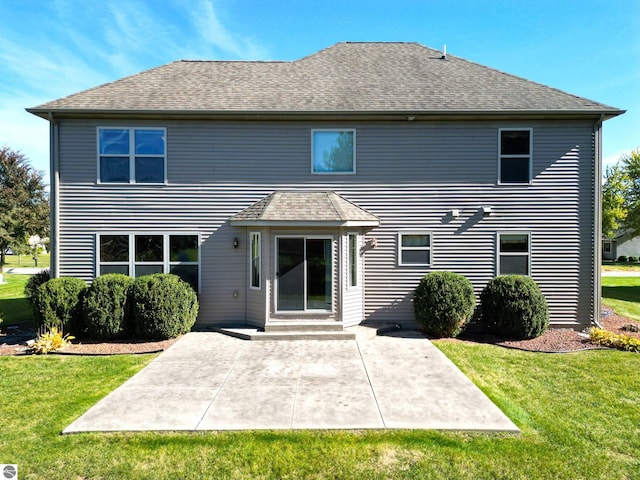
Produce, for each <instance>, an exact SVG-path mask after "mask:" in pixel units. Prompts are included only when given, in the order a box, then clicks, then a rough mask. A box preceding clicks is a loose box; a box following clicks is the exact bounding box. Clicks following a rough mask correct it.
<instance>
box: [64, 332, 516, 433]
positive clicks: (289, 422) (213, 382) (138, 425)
mask: <svg viewBox="0 0 640 480" xmlns="http://www.w3.org/2000/svg"><path fill="white" fill-rule="evenodd" d="M384 428H388V429H413V428H415V429H454V430H489V431H490V430H497V431H509V432H518V431H519V430H518V428H517V427H516V426H515V425H514V424H513V423H512V422H511V420H509V419H508V418H507V417H506V416H505V415H504V414H503V413H502V412H501V411H500V410H499V409H498V408H497V407H496V406H495V405H494V404H493V403H492V402H491V401H490V400H489V399H488V398H487V397H486V396H485V395H484V394H483V393H482V392H481V391H480V390H479V389H478V388H477V387H476V386H475V385H474V384H473V383H472V382H471V381H470V380H469V379H468V378H467V377H466V376H465V375H464V374H462V372H460V370H458V368H457V367H456V366H455V365H454V364H453V363H452V362H451V361H450V360H449V359H447V358H446V357H445V356H444V355H443V354H442V353H441V352H440V351H439V350H438V349H437V348H435V347H434V346H433V344H431V342H429V341H428V340H426V339H425V338H424V337H422V336H421V335H420V334H419V333H417V332H406V331H399V332H395V333H394V334H392V335H389V336H377V337H371V338H367V339H357V340H333V341H313V340H299V341H264V342H251V341H246V340H240V339H236V338H232V337H228V336H225V335H222V334H220V333H211V332H192V333H189V334H187V335H185V336H184V337H183V338H181V339H180V340H179V341H178V342H176V343H175V344H174V345H173V346H171V347H170V348H169V349H168V350H167V351H165V352H164V353H162V354H161V355H160V356H159V357H158V358H156V359H155V360H154V361H153V362H151V363H150V364H149V365H148V366H147V367H146V368H144V369H143V370H142V371H140V372H139V373H138V374H136V375H135V376H133V377H132V378H131V379H129V380H128V381H127V382H125V383H124V384H123V385H122V386H120V387H119V388H117V389H116V390H114V391H113V392H112V393H110V394H109V395H108V396H106V397H105V398H104V399H102V400H101V401H99V402H98V403H97V404H96V405H95V406H93V407H92V408H91V409H90V410H89V411H87V412H86V413H85V414H84V415H82V416H81V417H80V418H79V419H77V420H76V421H75V422H73V423H72V424H71V425H69V426H68V427H67V428H66V429H65V430H64V432H63V433H73V432H86V431H121V430H130V431H142V430H192V431H193V430H254V429H384Z"/></svg>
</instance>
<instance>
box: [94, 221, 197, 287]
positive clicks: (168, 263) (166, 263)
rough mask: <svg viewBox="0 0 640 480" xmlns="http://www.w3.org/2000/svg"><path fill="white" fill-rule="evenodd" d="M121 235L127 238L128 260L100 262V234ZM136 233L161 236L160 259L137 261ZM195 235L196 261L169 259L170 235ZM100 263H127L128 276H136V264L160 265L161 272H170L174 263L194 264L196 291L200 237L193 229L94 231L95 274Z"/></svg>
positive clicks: (97, 272) (98, 274) (97, 274)
mask: <svg viewBox="0 0 640 480" xmlns="http://www.w3.org/2000/svg"><path fill="white" fill-rule="evenodd" d="M113 235H121V236H127V237H128V238H129V260H128V262H124V261H122V262H101V260H100V238H101V237H102V236H113ZM136 235H145V236H147V235H155V236H162V237H163V238H162V257H163V258H162V261H157V262H137V261H136V258H135V242H136V241H135V238H136ZM187 235H190V236H196V237H197V238H198V261H197V262H181V261H176V260H171V251H170V245H171V243H170V237H172V236H187ZM101 265H128V267H129V276H130V277H132V278H136V272H135V267H136V265H162V272H163V273H171V267H174V266H176V265H196V266H197V267H198V293H199V292H200V289H201V288H202V238H201V235H200V234H199V233H197V232H193V231H184V232H183V231H173V232H168V233H163V232H156V231H152V232H141V231H125V232H123V231H113V232H112V231H108V232H100V233H96V249H95V276H96V277H99V276H100V266H101Z"/></svg>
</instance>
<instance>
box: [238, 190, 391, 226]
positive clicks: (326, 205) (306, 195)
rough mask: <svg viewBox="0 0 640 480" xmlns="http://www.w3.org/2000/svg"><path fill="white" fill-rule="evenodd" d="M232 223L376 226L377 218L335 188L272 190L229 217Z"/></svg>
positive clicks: (243, 224)
mask: <svg viewBox="0 0 640 480" xmlns="http://www.w3.org/2000/svg"><path fill="white" fill-rule="evenodd" d="M230 221H231V225H233V226H236V227H243V226H244V227H258V226H264V227H285V226H286V227H377V226H378V225H380V219H379V218H378V217H376V216H375V215H373V214H371V213H369V212H367V211H366V210H364V209H362V208H360V207H358V206H357V205H355V204H353V203H351V202H350V201H348V200H346V199H344V198H343V197H341V196H340V195H338V194H337V193H335V192H308V191H291V192H287V191H276V192H273V193H272V194H270V195H268V196H267V197H265V198H263V199H262V200H259V201H257V202H256V203H254V204H253V205H251V206H249V207H247V208H245V209H244V210H242V211H241V212H239V213H237V214H236V215H234V216H233V217H231V220H230Z"/></svg>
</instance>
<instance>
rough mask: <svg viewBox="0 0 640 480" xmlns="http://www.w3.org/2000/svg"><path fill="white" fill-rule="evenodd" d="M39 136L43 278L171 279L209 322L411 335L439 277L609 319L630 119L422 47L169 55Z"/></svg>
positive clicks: (88, 95) (62, 112)
mask: <svg viewBox="0 0 640 480" xmlns="http://www.w3.org/2000/svg"><path fill="white" fill-rule="evenodd" d="M28 111H30V112H31V113H34V114H36V115H38V116H41V117H42V118H44V119H47V120H48V121H49V122H50V127H51V128H50V135H51V175H52V180H51V205H52V229H51V232H52V235H51V236H52V273H53V275H54V276H77V277H80V278H83V279H85V280H87V281H91V280H92V279H93V278H95V277H96V276H98V275H101V274H104V273H107V272H120V273H124V274H127V275H131V276H140V275H144V274H149V273H153V272H171V273H175V274H177V275H180V276H181V277H182V278H183V279H185V280H186V281H188V282H189V283H191V285H193V287H194V288H195V289H196V290H197V291H198V292H199V298H200V305H201V308H200V316H199V320H198V323H199V324H201V325H207V324H209V325H216V324H217V325H220V324H247V325H253V326H257V327H266V328H267V329H268V328H269V327H272V326H282V325H291V324H300V323H302V324H304V325H313V326H318V325H330V326H335V325H340V326H349V325H355V324H359V323H361V322H363V321H366V322H371V323H386V322H392V323H399V324H412V323H413V322H414V321H415V320H414V315H413V308H412V305H411V298H412V293H413V290H414V288H415V287H416V285H417V284H418V281H419V279H420V278H421V277H422V276H423V275H425V274H426V273H428V272H430V271H433V270H452V271H455V272H458V273H460V274H463V275H465V276H466V277H468V278H469V279H470V280H471V281H472V282H473V284H474V286H475V288H476V291H477V292H479V291H480V290H481V289H482V288H483V287H484V286H485V285H486V283H487V282H488V281H489V280H490V279H491V278H493V277H494V276H496V275H499V274H505V273H517V274H524V275H530V276H531V277H533V278H534V279H535V280H536V282H538V284H539V285H540V287H541V289H542V291H543V293H544V294H545V296H546V298H547V300H548V303H549V310H550V317H551V324H552V325H553V326H556V327H571V328H583V327H585V326H588V325H590V324H591V323H592V322H594V321H595V320H597V318H598V317H599V309H600V284H599V265H600V255H601V253H600V247H599V246H600V220H599V215H600V188H601V187H600V177H601V173H600V170H601V132H602V122H603V121H604V120H607V119H609V118H612V117H614V116H616V115H619V114H621V113H623V111H621V110H619V109H616V108H613V107H609V106H606V105H603V104H601V103H597V102H594V101H591V100H587V99H585V98H581V97H578V96H575V95H571V94H568V93H565V92H562V91H560V90H556V89H554V88H550V87H547V86H544V85H540V84H537V83H534V82H531V81H528V80H525V79H522V78H519V77H516V76H513V75H509V74H506V73H503V72H500V71H497V70H494V69H492V68H489V67H485V66H482V65H478V64H476V63H473V62H470V61H467V60H464V59H461V58H458V57H455V56H451V55H443V54H442V53H441V52H439V51H436V50H433V49H430V48H427V47H424V46H422V45H419V44H416V43H339V44H336V45H334V46H332V47H329V48H327V49H325V50H322V51H320V52H318V53H315V54H313V55H310V56H308V57H305V58H302V59H300V60H296V61H293V62H230V61H178V62H174V63H170V64H168V65H164V66H161V67H158V68H154V69H151V70H148V71H145V72H142V73H139V74H137V75H133V76H131V77H127V78H123V79H121V80H118V81H115V82H113V83H109V84H106V85H101V86H98V87H96V88H93V89H90V90H87V91H83V92H80V93H77V94H74V95H71V96H68V97H65V98H62V99H59V100H54V101H52V102H49V103H46V104H44V105H40V106H38V107H35V108H30V109H28Z"/></svg>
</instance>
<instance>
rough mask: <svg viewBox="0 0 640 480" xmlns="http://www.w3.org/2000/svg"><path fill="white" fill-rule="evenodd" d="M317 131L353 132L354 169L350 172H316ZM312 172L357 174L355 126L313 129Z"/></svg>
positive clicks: (315, 173)
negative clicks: (315, 149)
mask: <svg viewBox="0 0 640 480" xmlns="http://www.w3.org/2000/svg"><path fill="white" fill-rule="evenodd" d="M316 132H334V133H342V132H351V133H353V169H352V171H350V172H316V171H315V168H314V161H313V152H314V142H315V133H316ZM311 174H312V175H355V174H356V129H355V128H314V129H311Z"/></svg>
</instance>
